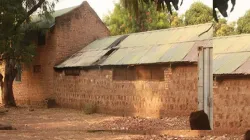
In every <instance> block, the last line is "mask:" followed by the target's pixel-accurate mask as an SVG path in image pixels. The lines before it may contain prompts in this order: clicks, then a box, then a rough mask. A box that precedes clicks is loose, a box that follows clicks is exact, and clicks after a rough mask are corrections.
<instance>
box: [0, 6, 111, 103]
mask: <svg viewBox="0 0 250 140" xmlns="http://www.w3.org/2000/svg"><path fill="white" fill-rule="evenodd" d="M106 36H109V30H108V29H107V27H106V26H105V25H104V24H103V22H102V21H101V20H100V18H99V17H98V16H97V15H96V13H95V12H94V11H93V9H92V8H91V7H90V6H89V4H88V3H87V2H83V4H82V5H80V6H79V7H78V8H76V9H74V10H73V11H71V12H69V13H66V14H65V15H62V16H60V17H57V18H56V24H55V26H54V27H52V28H51V29H50V31H48V33H47V34H46V45H44V46H38V47H37V55H36V56H35V58H34V61H33V63H32V64H28V65H23V67H22V69H23V72H22V81H21V82H14V86H13V89H14V96H15V99H16V102H17V104H19V105H20V104H22V105H23V104H29V105H34V106H43V105H44V100H45V99H46V98H49V97H53V96H54V95H53V92H54V87H53V83H54V68H53V67H54V66H55V65H56V64H58V63H59V62H61V61H62V60H64V59H66V58H67V57H69V56H70V55H73V54H74V53H75V52H77V51H78V50H80V49H82V48H83V47H84V46H86V45H87V44H89V43H90V42H92V41H94V40H95V39H98V38H103V37H106ZM34 65H41V72H39V73H35V72H33V66H34ZM2 72H3V71H2Z"/></svg>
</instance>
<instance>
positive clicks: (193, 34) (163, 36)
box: [56, 23, 213, 68]
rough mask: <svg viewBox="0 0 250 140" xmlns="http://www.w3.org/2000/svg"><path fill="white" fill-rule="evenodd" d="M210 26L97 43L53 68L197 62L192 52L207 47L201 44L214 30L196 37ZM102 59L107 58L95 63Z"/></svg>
mask: <svg viewBox="0 0 250 140" xmlns="http://www.w3.org/2000/svg"><path fill="white" fill-rule="evenodd" d="M211 25H212V24H211V23H208V24H200V25H193V26H186V27H178V28H170V29H164V30H156V31H148V32H141V33H133V34H129V35H126V36H125V37H124V36H113V37H108V38H104V39H100V40H96V41H94V42H93V43H91V44H89V45H88V46H86V47H85V48H84V49H82V50H81V51H79V52H78V53H79V55H77V54H75V55H74V56H72V57H71V58H69V59H68V60H66V61H65V62H63V63H62V64H60V65H58V66H56V68H65V67H87V66H94V65H100V66H105V65H137V64H149V63H165V62H197V56H198V55H197V54H196V53H193V51H197V50H196V48H197V45H203V46H205V45H208V43H204V41H205V40H211V39H212V36H213V30H209V31H208V32H205V33H204V34H202V35H201V36H199V35H200V34H201V33H203V32H204V31H206V30H207V29H209V28H210V27H211ZM114 42H116V43H114ZM197 42H199V43H197ZM112 44H113V45H112ZM114 44H115V45H114ZM210 45H211V44H210ZM111 46H112V47H111ZM209 47H211V46H209ZM108 52H109V53H108ZM110 52H111V53H110ZM88 53H90V55H91V57H90V56H89V54H88ZM94 55H96V56H94ZM191 55H194V56H191ZM103 56H105V58H106V59H105V60H103V59H102V61H101V62H98V63H96V61H98V60H100V59H101V58H102V57H103ZM187 56H188V57H187ZM86 61H87V62H86ZM94 61H95V62H94Z"/></svg>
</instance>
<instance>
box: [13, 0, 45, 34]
mask: <svg viewBox="0 0 250 140" xmlns="http://www.w3.org/2000/svg"><path fill="white" fill-rule="evenodd" d="M44 2H45V0H39V2H38V3H37V4H36V5H34V6H33V7H32V8H31V9H30V10H29V11H28V13H27V15H26V17H25V18H23V19H21V20H19V21H18V22H17V24H16V26H15V28H14V30H16V29H17V28H19V27H20V26H21V25H22V24H23V22H24V21H25V20H27V19H28V18H29V17H30V15H32V14H33V13H34V12H36V10H37V9H38V8H40V7H41V6H42V4H43V3H44Z"/></svg>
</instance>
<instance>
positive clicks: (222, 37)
mask: <svg viewBox="0 0 250 140" xmlns="http://www.w3.org/2000/svg"><path fill="white" fill-rule="evenodd" d="M243 36H250V34H237V35H229V36H219V37H213V39H224V38H234V37H243Z"/></svg>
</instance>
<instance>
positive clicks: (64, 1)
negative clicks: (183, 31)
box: [55, 0, 250, 22]
mask: <svg viewBox="0 0 250 140" xmlns="http://www.w3.org/2000/svg"><path fill="white" fill-rule="evenodd" d="M83 1H85V0H60V2H59V3H58V4H57V5H56V8H55V9H56V10H58V9H63V8H67V7H72V6H76V5H79V4H81V3H82V2H83ZM86 1H88V3H89V4H90V6H91V7H92V8H93V9H94V10H95V11H96V13H97V14H98V15H99V17H100V18H101V19H102V18H103V16H104V15H107V14H108V13H109V11H112V10H113V9H114V3H117V2H119V0H86ZM196 1H200V2H202V3H204V4H206V5H208V6H209V7H212V0H183V5H182V6H181V7H180V10H179V11H177V12H178V13H179V15H181V14H184V13H185V11H186V10H187V9H189V7H190V6H191V4H192V3H194V2H196ZM245 1H246V0H245ZM229 5H230V6H229V10H230V9H231V4H230V3H229ZM248 9H250V5H249V4H246V3H244V2H243V0H238V1H237V3H236V6H235V9H234V11H233V12H232V13H230V12H229V13H230V14H229V17H228V18H227V20H228V21H229V22H231V21H235V20H237V19H238V18H239V17H241V16H243V15H244V14H245V12H246V11H247V10H248Z"/></svg>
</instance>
